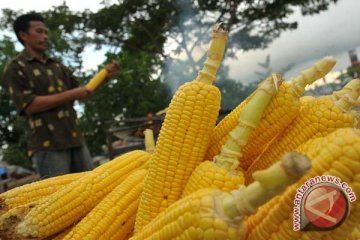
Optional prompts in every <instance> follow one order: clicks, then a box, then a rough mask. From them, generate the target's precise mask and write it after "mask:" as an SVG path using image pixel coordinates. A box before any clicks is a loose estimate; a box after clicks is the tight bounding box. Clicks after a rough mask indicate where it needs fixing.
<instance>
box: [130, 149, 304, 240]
mask: <svg viewBox="0 0 360 240" xmlns="http://www.w3.org/2000/svg"><path fill="white" fill-rule="evenodd" d="M309 168H310V163H309V161H308V159H307V157H305V156H303V155H301V154H296V153H293V154H289V155H287V156H286V157H284V159H283V160H282V161H279V162H278V163H276V164H274V165H273V166H271V167H270V168H269V169H266V170H263V171H261V173H260V175H261V176H262V177H261V178H259V179H258V180H257V181H256V182H254V183H253V184H251V185H249V186H246V187H245V186H241V187H240V188H239V189H237V190H233V191H232V192H230V193H228V192H222V191H220V190H218V189H215V188H207V189H201V190H199V191H197V192H195V193H192V194H190V195H188V196H187V197H185V198H182V199H181V200H179V201H177V202H176V203H174V204H173V205H171V206H170V207H169V208H168V209H166V210H165V211H164V212H162V213H160V214H159V215H158V216H157V217H156V218H155V219H154V220H153V221H152V222H150V223H149V224H148V225H147V226H145V227H144V228H143V229H142V231H140V232H139V233H137V234H135V236H133V237H132V238H131V240H137V239H141V240H143V239H161V240H168V239H237V240H239V239H244V236H245V234H246V232H245V229H246V228H245V226H244V225H243V218H244V217H245V216H247V215H249V214H251V213H253V212H254V211H255V210H256V208H258V207H259V206H260V205H262V204H264V203H265V202H266V201H268V200H269V199H271V198H272V197H273V196H274V195H276V194H279V193H280V192H281V191H283V190H284V189H285V187H286V186H288V185H289V184H292V183H293V182H295V181H296V180H297V179H299V178H300V177H301V176H302V175H303V174H304V173H305V172H306V171H307V170H308V169H309Z"/></svg>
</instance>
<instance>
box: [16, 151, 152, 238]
mask: <svg viewBox="0 0 360 240" xmlns="http://www.w3.org/2000/svg"><path fill="white" fill-rule="evenodd" d="M149 158H150V154H149V153H147V152H145V151H140V150H135V151H132V152H129V153H126V154H124V155H121V156H120V157H118V158H116V159H114V160H112V161H110V162H108V163H105V164H103V165H101V166H99V167H97V168H95V169H94V170H92V171H90V172H88V173H87V174H86V175H85V176H84V177H82V178H79V179H77V180H75V181H73V182H71V183H70V184H68V185H66V186H65V187H63V188H62V189H60V190H59V191H57V192H55V193H54V194H52V195H50V196H48V197H46V198H43V199H42V201H41V203H40V204H38V205H36V206H35V207H34V208H33V209H31V210H30V212H29V213H28V214H27V215H26V216H25V217H24V219H22V221H21V222H20V223H19V224H18V225H17V226H16V228H15V232H16V234H17V236H18V237H19V238H26V237H29V238H30V237H33V238H36V237H38V238H44V237H48V236H51V235H53V234H56V233H58V232H60V231H62V230H64V229H65V228H67V227H68V226H70V225H72V224H73V223H75V222H77V221H78V220H80V219H81V218H82V217H84V216H85V215H86V214H87V213H88V212H90V211H91V209H92V208H93V207H94V206H96V205H97V204H98V203H99V202H100V201H101V200H102V199H103V198H104V197H105V196H106V195H107V194H108V193H110V192H111V191H112V190H113V189H114V188H115V187H116V186H117V185H119V184H120V183H121V182H122V181H123V180H124V179H126V177H127V176H128V175H129V174H130V173H131V172H132V171H134V170H136V169H139V168H140V167H142V165H144V163H146V162H147V161H148V159H149Z"/></svg>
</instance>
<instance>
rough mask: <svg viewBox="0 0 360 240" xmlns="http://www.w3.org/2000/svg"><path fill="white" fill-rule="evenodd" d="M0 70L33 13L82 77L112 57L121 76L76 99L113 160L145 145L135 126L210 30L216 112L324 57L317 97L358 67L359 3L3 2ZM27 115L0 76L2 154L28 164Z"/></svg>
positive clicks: (147, 121)
mask: <svg viewBox="0 0 360 240" xmlns="http://www.w3.org/2000/svg"><path fill="white" fill-rule="evenodd" d="M0 8H1V11H0V30H1V34H0V71H1V73H2V72H3V69H4V67H5V66H6V64H7V62H8V61H9V60H10V59H12V58H13V57H14V56H16V55H17V54H18V53H19V51H21V50H22V47H21V45H20V44H19V43H17V40H16V38H15V34H14V33H13V31H12V23H13V21H14V19H15V18H16V17H17V16H18V15H20V14H23V13H27V12H29V11H36V12H39V13H41V14H42V15H43V16H44V17H45V18H46V24H47V26H48V27H49V29H50V33H49V39H50V49H49V53H48V54H49V55H50V56H51V57H54V58H58V59H60V60H61V61H63V62H64V63H65V64H66V65H67V66H69V67H70V68H71V69H72V70H73V71H74V74H75V75H76V76H77V77H78V79H79V81H80V82H82V83H85V82H87V81H88V80H89V79H90V78H91V77H92V76H93V74H94V73H95V72H96V71H98V70H99V69H100V68H101V67H102V66H103V65H104V64H106V63H108V62H110V61H111V60H112V59H117V60H119V61H120V62H121V65H122V70H121V73H120V74H119V75H118V76H117V77H116V78H115V79H114V80H113V81H111V82H109V83H107V85H106V86H103V87H102V88H101V89H99V90H98V91H97V92H95V93H94V95H93V96H92V97H91V98H90V99H89V100H88V101H86V102H82V103H77V110H78V114H79V117H80V121H81V125H82V128H83V131H84V133H85V137H86V139H87V142H88V146H89V148H90V150H91V153H92V155H93V156H103V157H104V156H105V157H107V158H112V157H113V156H115V155H117V154H120V153H122V152H124V151H128V150H129V149H131V148H132V147H134V148H136V147H138V146H139V144H141V142H142V140H141V139H142V137H143V135H142V131H143V130H144V129H145V128H147V127H150V128H153V129H154V130H155V134H157V133H158V130H159V129H160V126H161V123H162V120H163V116H164V114H165V113H164V111H162V110H163V109H165V108H166V107H167V105H168V104H169V102H170V100H171V96H172V94H173V93H174V92H175V91H176V89H177V88H178V87H179V86H180V85H181V84H182V83H184V82H187V81H190V80H192V79H193V78H194V77H195V76H196V75H197V72H198V71H199V70H200V69H201V68H202V66H203V62H204V60H205V57H206V51H207V48H208V44H209V42H210V33H211V27H212V25H213V24H214V23H216V22H219V21H222V22H224V23H225V25H226V27H227V28H228V30H229V42H228V45H227V51H226V56H225V59H224V62H223V64H222V67H221V70H220V72H219V74H218V78H217V80H216V85H217V86H218V87H219V88H220V90H221V92H222V109H221V113H220V116H224V115H226V114H227V113H228V112H229V111H231V110H232V109H233V108H234V107H236V106H237V105H238V104H239V103H240V102H241V101H242V100H243V99H245V98H246V97H247V96H248V95H249V94H250V93H251V92H252V91H253V90H254V88H255V87H256V85H257V84H258V83H259V81H261V80H262V79H264V78H265V77H266V76H267V75H269V74H270V73H272V72H281V73H283V74H284V76H285V78H286V79H287V80H290V79H291V78H292V77H294V76H296V75H297V74H299V73H300V71H301V70H303V69H305V68H307V67H309V66H310V65H312V64H313V63H314V62H315V61H317V60H319V59H321V58H323V57H325V56H328V55H331V56H334V57H335V58H336V60H337V65H336V66H335V68H334V69H333V72H332V73H330V74H328V75H327V76H326V77H325V78H324V79H320V80H318V81H317V82H316V83H315V84H313V85H312V86H310V87H309V88H308V89H307V92H306V94H308V95H314V96H319V95H324V94H329V93H331V92H332V91H334V90H337V89H339V88H341V87H342V86H343V85H344V84H346V83H347V82H348V81H349V80H351V79H353V78H356V77H358V76H359V74H360V64H359V57H358V55H359V54H360V28H359V27H358V23H359V22H360V14H359V9H360V1H358V0H297V1H291V0H282V1H279V0H256V1H249V0H236V1H235V0H226V1H225V0H216V1H215V0H194V1H186V0H177V1H173V0H151V1H150V0H148V1H141V0H132V1H130V0H128V1H111V0H102V1H101V0H87V1H86V2H83V1H75V0H66V1H63V0H59V1H57V0H53V1H41V0H33V1H27V0H17V1H10V0H1V1H0ZM24 124H25V123H24V120H23V119H21V118H18V117H17V115H16V112H15V109H14V107H13V105H12V104H11V102H10V100H9V96H8V95H7V93H6V91H5V90H4V88H3V85H2V76H0V144H1V148H0V159H2V160H3V161H5V162H7V163H9V164H13V165H19V166H23V167H24V168H28V169H31V162H30V160H29V159H28V157H27V153H26V150H25V149H26V146H25V144H26V141H25V139H26V136H25V135H24V126H25V125H24Z"/></svg>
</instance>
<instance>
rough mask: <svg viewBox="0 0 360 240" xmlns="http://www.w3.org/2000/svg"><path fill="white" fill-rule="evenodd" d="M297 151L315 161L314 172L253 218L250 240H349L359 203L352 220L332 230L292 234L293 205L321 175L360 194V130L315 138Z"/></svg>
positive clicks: (356, 222)
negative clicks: (301, 191) (299, 191)
mask: <svg viewBox="0 0 360 240" xmlns="http://www.w3.org/2000/svg"><path fill="white" fill-rule="evenodd" d="M298 151H299V152H301V153H302V154H305V155H307V156H308V157H309V158H310V159H312V170H311V171H310V172H309V173H308V174H306V175H305V176H304V177H302V178H301V179H300V180H299V181H298V182H296V184H294V185H292V186H290V187H288V188H287V189H286V191H285V192H284V193H283V194H281V195H280V196H279V197H278V198H279V199H278V201H277V203H275V204H274V205H273V206H272V207H271V208H267V209H268V211H267V214H266V215H265V216H264V215H263V214H260V215H258V213H256V214H254V216H251V217H250V218H249V219H248V221H250V219H251V221H253V222H254V221H255V222H257V223H258V224H256V225H255V224H253V223H252V224H249V225H248V226H249V228H248V230H249V232H248V233H249V235H248V240H263V239H264V240H265V239H266V240H282V239H302V240H308V239H319V240H337V239H338V240H340V239H341V240H342V239H346V238H347V237H348V235H349V234H350V233H351V232H352V231H353V229H354V228H355V227H356V226H357V225H358V224H359V222H358V220H357V219H359V217H360V204H359V202H358V201H355V202H353V203H352V204H351V212H350V215H349V218H348V219H347V220H346V221H345V222H344V223H343V224H342V225H341V226H339V227H338V228H336V229H334V230H331V231H316V232H314V231H310V232H298V231H293V227H292V223H293V217H294V216H293V203H294V199H295V194H296V193H297V189H298V188H299V187H300V186H301V185H302V184H304V183H305V182H306V181H308V180H309V179H310V178H313V177H315V176H321V175H331V176H336V177H339V178H340V179H341V181H343V182H344V181H345V182H347V183H348V184H349V186H350V187H351V188H352V190H353V191H354V193H355V195H357V196H359V194H360V130H358V129H353V128H342V129H338V130H336V131H334V132H332V133H330V134H328V135H327V136H325V137H322V138H318V139H312V140H310V141H308V142H306V143H304V144H303V145H301V146H300V147H299V148H298Z"/></svg>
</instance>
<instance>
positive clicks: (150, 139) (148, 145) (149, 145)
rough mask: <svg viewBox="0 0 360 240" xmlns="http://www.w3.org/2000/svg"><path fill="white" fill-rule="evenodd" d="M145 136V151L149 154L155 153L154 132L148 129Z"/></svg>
mask: <svg viewBox="0 0 360 240" xmlns="http://www.w3.org/2000/svg"><path fill="white" fill-rule="evenodd" d="M144 136H145V141H144V142H145V150H146V151H147V152H148V153H154V151H155V139H154V132H153V130H151V129H146V130H145V131H144Z"/></svg>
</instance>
